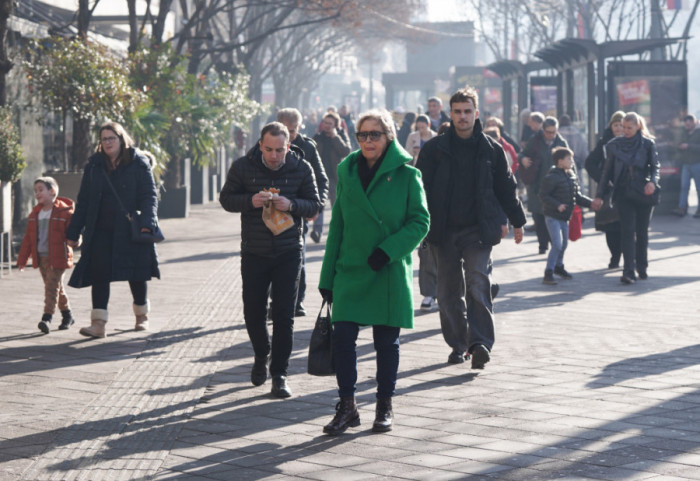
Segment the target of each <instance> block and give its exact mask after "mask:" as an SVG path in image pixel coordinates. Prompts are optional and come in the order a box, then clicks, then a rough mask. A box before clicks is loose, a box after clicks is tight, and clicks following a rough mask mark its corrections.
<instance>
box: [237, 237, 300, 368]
mask: <svg viewBox="0 0 700 481" xmlns="http://www.w3.org/2000/svg"><path fill="white" fill-rule="evenodd" d="M300 269H301V250H290V251H287V252H284V253H281V254H279V255H277V256H275V257H264V256H259V255H254V254H249V253H245V252H244V253H242V254H241V278H242V279H243V317H244V318H245V325H246V329H247V330H248V336H249V337H250V342H251V343H252V344H253V350H254V351H255V357H260V358H264V357H266V356H267V355H268V354H270V355H271V356H270V375H271V376H286V375H287V367H288V366H289V356H290V355H291V354H292V344H293V338H294V311H295V307H296V297H297V290H298V287H299V273H300ZM270 287H272V292H273V293H274V300H275V302H274V303H272V316H271V317H272V341H270V335H269V333H268V330H267V298H268V289H269V288H270Z"/></svg>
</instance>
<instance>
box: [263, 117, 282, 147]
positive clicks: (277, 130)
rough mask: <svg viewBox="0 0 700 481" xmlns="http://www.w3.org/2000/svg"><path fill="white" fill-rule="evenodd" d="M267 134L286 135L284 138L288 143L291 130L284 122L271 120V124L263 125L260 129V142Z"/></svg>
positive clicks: (274, 135)
mask: <svg viewBox="0 0 700 481" xmlns="http://www.w3.org/2000/svg"><path fill="white" fill-rule="evenodd" d="M266 134H270V135H272V136H273V137H277V136H278V135H284V139H285V140H286V141H287V143H289V130H287V127H285V125H284V124H283V123H282V122H270V123H269V124H267V125H265V127H263V128H262V130H261V131H260V142H262V140H263V138H265V135H266Z"/></svg>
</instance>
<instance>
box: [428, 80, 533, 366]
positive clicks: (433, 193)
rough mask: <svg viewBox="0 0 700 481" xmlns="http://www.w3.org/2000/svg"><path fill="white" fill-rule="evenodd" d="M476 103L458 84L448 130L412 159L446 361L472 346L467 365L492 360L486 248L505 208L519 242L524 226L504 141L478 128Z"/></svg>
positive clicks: (495, 238) (499, 232) (498, 232)
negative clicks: (425, 213) (433, 265)
mask: <svg viewBox="0 0 700 481" xmlns="http://www.w3.org/2000/svg"><path fill="white" fill-rule="evenodd" d="M478 102H479V97H478V94H477V92H476V90H474V89H473V88H469V87H468V88H464V89H460V90H458V91H457V92H456V93H455V94H454V95H453V96H452V98H451V99H450V118H451V120H452V123H451V125H450V129H449V131H448V132H447V133H446V134H445V135H439V136H437V137H434V138H433V139H431V140H429V141H427V142H426V143H425V145H424V146H423V148H422V149H421V151H420V154H419V155H418V161H417V164H416V167H418V169H420V171H421V173H422V174H423V185H424V187H425V192H426V196H427V199H428V210H429V211H430V218H431V221H430V231H429V232H428V236H427V238H426V239H427V241H428V242H429V243H430V244H431V245H433V246H434V252H435V253H436V257H437V267H438V291H437V297H438V300H439V308H440V324H441V327H442V334H443V337H444V338H445V341H446V342H447V344H448V345H449V346H450V347H451V348H452V353H451V354H450V356H449V357H448V362H449V363H455V364H456V363H463V362H464V360H465V356H466V354H467V353H469V354H471V359H472V369H483V368H484V365H485V364H486V363H487V362H489V360H490V359H491V357H490V351H491V349H492V347H493V344H494V341H495V334H494V319H493V299H492V295H491V278H490V273H491V248H492V247H493V246H494V245H496V244H498V243H499V242H500V241H501V238H502V236H503V235H504V230H503V229H502V223H503V213H505V215H506V216H507V217H508V220H510V222H511V224H513V226H514V237H515V242H516V243H520V242H521V241H522V239H523V230H522V226H523V225H525V212H524V211H523V206H522V204H521V203H520V200H518V197H517V195H516V182H515V178H514V177H513V173H512V172H511V170H510V167H509V166H508V161H507V160H506V156H505V153H504V152H503V148H502V147H501V146H500V144H498V143H497V142H495V141H493V140H492V139H491V138H490V137H488V136H487V135H484V133H483V130H482V126H481V121H480V120H479V110H478ZM506 233H507V232H506ZM465 293H466V299H465Z"/></svg>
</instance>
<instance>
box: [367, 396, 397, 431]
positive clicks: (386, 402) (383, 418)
mask: <svg viewBox="0 0 700 481" xmlns="http://www.w3.org/2000/svg"><path fill="white" fill-rule="evenodd" d="M393 423H394V411H393V410H392V408H391V398H390V397H389V398H386V399H377V416H376V417H375V418H374V424H373V425H372V432H374V433H385V432H387V431H391V425H392V424H393Z"/></svg>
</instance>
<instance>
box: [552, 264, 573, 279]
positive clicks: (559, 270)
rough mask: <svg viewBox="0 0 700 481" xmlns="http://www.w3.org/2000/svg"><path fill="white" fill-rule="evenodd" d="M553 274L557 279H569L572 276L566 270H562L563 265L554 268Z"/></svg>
mask: <svg viewBox="0 0 700 481" xmlns="http://www.w3.org/2000/svg"><path fill="white" fill-rule="evenodd" d="M554 273H555V274H556V275H558V276H559V277H563V278H564V279H571V278H572V275H571V274H569V273H568V272H567V271H566V269H564V264H562V265H560V266H554Z"/></svg>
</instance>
